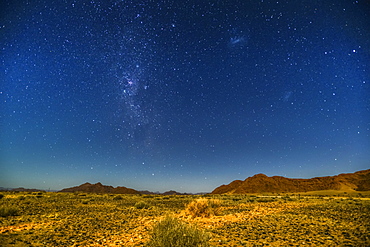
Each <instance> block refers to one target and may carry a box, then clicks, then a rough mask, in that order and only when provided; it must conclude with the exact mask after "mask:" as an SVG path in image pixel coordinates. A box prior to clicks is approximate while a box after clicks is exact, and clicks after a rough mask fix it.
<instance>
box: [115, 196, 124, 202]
mask: <svg viewBox="0 0 370 247" xmlns="http://www.w3.org/2000/svg"><path fill="white" fill-rule="evenodd" d="M122 199H123V197H122V196H120V195H118V196H115V197H113V200H115V201H116V200H117V201H118V200H122Z"/></svg>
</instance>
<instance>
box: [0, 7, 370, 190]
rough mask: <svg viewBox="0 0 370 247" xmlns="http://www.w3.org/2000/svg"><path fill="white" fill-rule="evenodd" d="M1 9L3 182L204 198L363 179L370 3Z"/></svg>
mask: <svg viewBox="0 0 370 247" xmlns="http://www.w3.org/2000/svg"><path fill="white" fill-rule="evenodd" d="M0 9H1V10H0V45H1V51H0V52H1V57H0V67H1V69H0V71H1V72H0V83H1V84H0V100H1V103H0V104H1V105H0V117H1V119H0V121H1V122H0V124H1V125H0V128H1V134H0V138H1V139H0V140H1V142H0V187H20V186H22V187H27V188H39V189H51V190H59V189H62V188H66V187H71V186H76V185H79V184H82V183H85V182H90V183H96V182H101V183H103V184H106V185H112V186H125V187H129V188H134V189H137V190H150V191H161V192H164V191H167V190H170V189H173V190H177V191H179V192H209V191H212V190H213V189H214V188H216V187H217V186H219V185H221V184H227V183H230V182H231V181H233V180H235V179H241V180H244V179H245V178H247V177H249V176H253V175H254V174H257V173H264V174H266V175H268V176H273V175H279V176H287V177H290V178H311V177H317V176H328V175H336V174H339V173H348V172H355V171H358V170H364V169H368V168H370V97H369V94H370V28H369V27H370V3H369V1H366V0H362V1H352V0H327V1H322V0H320V1H315V0H313V1H312V0H310V1H306V0H302V1H296V0H291V1H286V0H285V1H276V0H275V1H269V0H260V1H257V0H253V1H252V0H230V1H227V0H213V1H211V0H207V1H206V0H204V1H203V0H158V1H157V0H142V1H138V0H137V1H135V0H90V1H84V0H81V1H78V0H75V1H71V0H58V1H57V0H44V1H42V0H35V1H31V0H29V1H24V0H19V1H9V0H8V1H7V0H5V1H1V6H0Z"/></svg>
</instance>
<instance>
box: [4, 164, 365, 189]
mask: <svg viewBox="0 0 370 247" xmlns="http://www.w3.org/2000/svg"><path fill="white" fill-rule="evenodd" d="M323 190H334V191H343V192H361V191H370V169H368V170H363V171H358V172H355V173H345V174H339V175H336V176H327V177H315V178H310V179H297V178H286V177H281V176H272V177H268V176H266V175H264V174H256V175H254V176H252V177H248V178H247V179H245V180H244V181H242V180H235V181H233V182H231V183H230V184H228V185H221V186H219V187H217V188H216V189H214V190H213V191H212V192H211V194H248V193H284V192H286V193H296V192H309V191H323ZM0 191H26V192H35V191H41V190H37V189H25V188H16V189H11V188H2V187H0ZM59 192H85V193H108V194H161V195H189V194H188V193H179V192H177V191H173V190H170V191H167V192H164V193H159V192H150V191H138V190H134V189H131V188H126V187H123V186H118V187H113V186H109V185H103V184H101V183H96V184H91V183H84V184H81V185H79V186H75V187H71V188H65V189H62V190H60V191H59ZM198 194H206V193H198Z"/></svg>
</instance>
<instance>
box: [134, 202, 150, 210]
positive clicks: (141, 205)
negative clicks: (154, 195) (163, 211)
mask: <svg viewBox="0 0 370 247" xmlns="http://www.w3.org/2000/svg"><path fill="white" fill-rule="evenodd" d="M135 208H137V209H144V208H149V205H148V204H147V203H146V202H144V201H140V202H137V203H135Z"/></svg>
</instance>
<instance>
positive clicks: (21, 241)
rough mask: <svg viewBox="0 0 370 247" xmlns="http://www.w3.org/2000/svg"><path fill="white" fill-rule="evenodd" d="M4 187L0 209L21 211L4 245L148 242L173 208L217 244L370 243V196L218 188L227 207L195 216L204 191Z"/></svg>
mask: <svg viewBox="0 0 370 247" xmlns="http://www.w3.org/2000/svg"><path fill="white" fill-rule="evenodd" d="M3 195H5V196H4V197H3V198H2V199H0V209H1V208H3V209H4V208H5V209H6V208H15V209H16V210H17V212H16V213H15V215H9V216H4V215H3V216H0V246H144V245H145V242H146V241H148V239H149V238H150V230H151V228H152V226H153V224H155V223H156V222H158V221H159V220H160V219H161V218H162V217H163V216H165V215H167V214H174V215H176V217H178V218H180V219H181V220H183V221H185V222H187V223H189V224H194V225H196V226H198V227H199V228H203V229H205V230H206V231H208V232H209V233H211V236H212V237H211V240H210V243H211V245H212V246H302V245H303V246H305V245H307V246H370V235H369V233H370V220H369V219H370V200H365V199H366V198H361V199H360V198H356V199H352V198H345V199H338V198H335V197H330V198H326V199H324V198H313V197H311V198H307V197H306V198H305V197H303V198H300V199H292V198H288V199H289V200H287V198H262V197H250V196H218V197H217V198H218V199H220V200H221V201H222V211H223V213H222V215H220V216H212V217H209V218H201V217H198V218H192V217H190V216H189V215H186V213H185V211H184V208H185V205H186V204H187V203H189V202H190V201H192V200H194V199H195V198H199V196H145V195H144V196H137V195H122V196H120V197H118V196H117V195H94V194H77V193H74V194H73V193H72V194H70V193H66V194H60V193H42V194H41V193H9V192H7V193H3ZM209 197H210V196H209ZM333 198H335V199H333ZM139 202H140V203H139ZM139 205H140V206H139ZM3 212H4V211H3Z"/></svg>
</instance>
